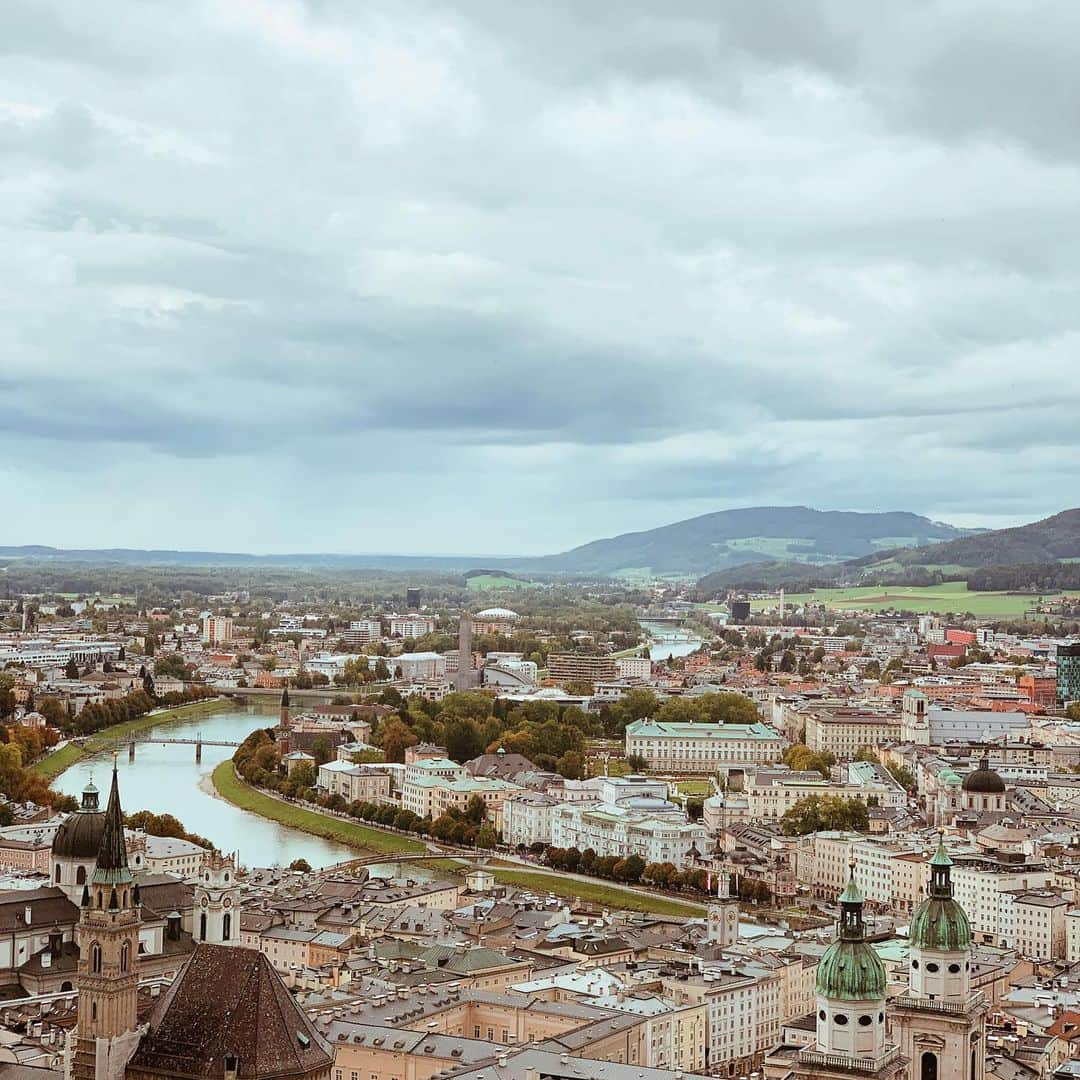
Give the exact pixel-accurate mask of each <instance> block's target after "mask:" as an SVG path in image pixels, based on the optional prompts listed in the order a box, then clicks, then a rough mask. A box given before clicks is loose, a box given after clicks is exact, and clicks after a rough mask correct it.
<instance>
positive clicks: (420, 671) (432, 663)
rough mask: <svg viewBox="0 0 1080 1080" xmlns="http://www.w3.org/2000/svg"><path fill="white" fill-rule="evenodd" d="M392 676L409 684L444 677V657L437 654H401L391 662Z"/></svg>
mask: <svg viewBox="0 0 1080 1080" xmlns="http://www.w3.org/2000/svg"><path fill="white" fill-rule="evenodd" d="M393 664H394V674H395V675H396V676H397V677H398V678H401V679H407V680H408V681H409V682H426V681H429V680H433V679H443V678H445V677H446V657H444V656H443V655H441V654H440V653H437V652H411V653H401V655H400V656H397V657H395V658H394V660H393Z"/></svg>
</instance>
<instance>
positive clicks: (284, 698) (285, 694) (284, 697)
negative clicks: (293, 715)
mask: <svg viewBox="0 0 1080 1080" xmlns="http://www.w3.org/2000/svg"><path fill="white" fill-rule="evenodd" d="M281 707H282V708H283V709H287V708H288V707H289V684H288V683H286V684H285V686H284V688H283V689H282V691H281Z"/></svg>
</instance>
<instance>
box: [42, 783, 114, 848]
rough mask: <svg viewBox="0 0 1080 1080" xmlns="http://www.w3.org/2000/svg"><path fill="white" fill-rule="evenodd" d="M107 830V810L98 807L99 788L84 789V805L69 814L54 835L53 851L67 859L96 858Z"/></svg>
mask: <svg viewBox="0 0 1080 1080" xmlns="http://www.w3.org/2000/svg"><path fill="white" fill-rule="evenodd" d="M104 831H105V811H104V810H100V809H98V789H97V788H96V787H94V784H93V782H92V781H91V782H90V783H89V784H87V785H86V787H85V788H84V789H83V795H82V805H81V806H80V807H79V809H78V810H76V811H75V813H74V814H71V815H69V816H68V818H67V820H66V821H65V822H63V824H62V825H61V826H60V828H59V829H57V830H56V836H54V837H53V842H52V853H53V855H57V856H59V857H60V858H67V859H96V858H97V853H98V848H99V847H100V846H101V834H102V833H103V832H104Z"/></svg>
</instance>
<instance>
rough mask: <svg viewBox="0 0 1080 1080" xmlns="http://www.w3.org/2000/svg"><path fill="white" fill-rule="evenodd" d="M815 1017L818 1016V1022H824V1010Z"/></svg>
mask: <svg viewBox="0 0 1080 1080" xmlns="http://www.w3.org/2000/svg"><path fill="white" fill-rule="evenodd" d="M817 1016H818V1019H819V1020H824V1019H825V1010H824V1009H822V1010H821V1011H820V1012H819V1013H818V1014H817Z"/></svg>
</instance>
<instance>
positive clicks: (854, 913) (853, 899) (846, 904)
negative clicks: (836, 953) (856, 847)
mask: <svg viewBox="0 0 1080 1080" xmlns="http://www.w3.org/2000/svg"><path fill="white" fill-rule="evenodd" d="M839 930H840V940H841V941H865V940H866V927H865V925H864V924H863V895H862V892H861V890H860V889H859V886H858V885H857V884H856V883H855V857H854V856H852V857H851V859H850V860H849V861H848V883H847V888H845V889H844V891H843V892H842V893H841V894H840V925H839Z"/></svg>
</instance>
